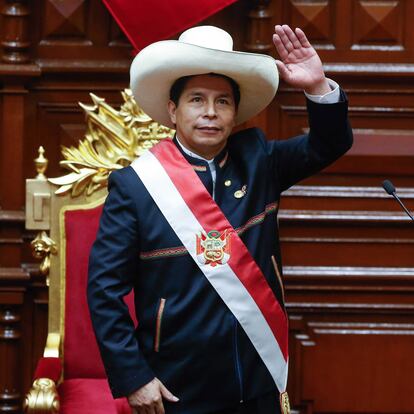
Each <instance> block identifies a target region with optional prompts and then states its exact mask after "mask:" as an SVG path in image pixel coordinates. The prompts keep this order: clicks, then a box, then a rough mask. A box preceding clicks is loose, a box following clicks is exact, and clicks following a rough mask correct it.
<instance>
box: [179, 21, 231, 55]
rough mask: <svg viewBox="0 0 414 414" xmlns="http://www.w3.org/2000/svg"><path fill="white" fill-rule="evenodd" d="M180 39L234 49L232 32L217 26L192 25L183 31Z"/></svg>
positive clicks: (206, 45) (226, 49)
mask: <svg viewBox="0 0 414 414" xmlns="http://www.w3.org/2000/svg"><path fill="white" fill-rule="evenodd" d="M178 41H180V42H183V43H189V44H192V45H195V46H201V47H207V48H209V49H218V50H225V51H232V50H233V39H232V37H231V36H230V34H229V33H227V32H226V31H225V30H223V29H220V28H219V27H215V26H197V27H192V28H191V29H188V30H186V31H185V32H183V33H182V34H181V36H180V37H179V38H178Z"/></svg>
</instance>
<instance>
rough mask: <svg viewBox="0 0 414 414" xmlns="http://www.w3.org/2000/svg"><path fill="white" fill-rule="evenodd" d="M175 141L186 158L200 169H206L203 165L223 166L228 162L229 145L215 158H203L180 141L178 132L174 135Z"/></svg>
mask: <svg viewBox="0 0 414 414" xmlns="http://www.w3.org/2000/svg"><path fill="white" fill-rule="evenodd" d="M173 141H174V142H175V144H176V145H177V147H178V149H179V150H180V151H181V153H182V154H183V155H184V157H185V159H186V160H187V161H188V162H189V163H190V164H191V165H193V167H199V170H200V171H204V168H202V167H207V165H212V164H214V165H218V166H219V167H220V168H223V167H224V165H225V164H226V162H227V158H228V151H227V145H226V146H225V147H224V148H223V149H222V150H221V152H220V153H219V154H217V155H216V156H215V157H214V158H212V159H211V160H207V159H206V158H203V157H202V156H200V155H198V154H195V153H194V152H192V151H190V150H189V149H188V148H186V147H185V146H184V145H183V144H182V143H181V142H180V140H179V138H178V136H177V134H176V135H175V136H174V139H173ZM195 169H196V168H195Z"/></svg>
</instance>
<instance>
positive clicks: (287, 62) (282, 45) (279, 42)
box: [273, 24, 331, 95]
mask: <svg viewBox="0 0 414 414" xmlns="http://www.w3.org/2000/svg"><path fill="white" fill-rule="evenodd" d="M273 43H274V44H275V46H276V50H277V52H278V54H279V56H280V59H281V60H276V65H277V67H278V69H279V73H280V76H281V78H282V79H283V80H284V81H285V82H287V83H288V84H290V85H292V86H295V87H298V88H302V89H304V90H305V91H306V92H307V93H309V94H311V95H323V94H325V93H327V92H329V91H330V90H331V89H330V87H329V84H328V82H327V80H326V77H325V73H324V71H323V67H322V62H321V60H320V58H319V56H318V54H317V53H316V51H315V49H314V48H313V47H312V45H311V44H310V43H309V41H308V39H307V37H306V35H305V33H304V32H303V31H302V30H301V29H299V28H296V29H295V31H293V30H292V29H291V28H290V27H289V26H288V25H287V24H284V25H283V26H280V25H277V26H275V33H274V35H273Z"/></svg>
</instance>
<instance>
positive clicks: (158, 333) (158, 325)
mask: <svg viewBox="0 0 414 414" xmlns="http://www.w3.org/2000/svg"><path fill="white" fill-rule="evenodd" d="M165 302H166V299H164V298H161V299H160V304H159V306H158V312H157V320H156V325H155V338H154V351H155V352H160V341H161V326H162V315H163V314H164V309H165Z"/></svg>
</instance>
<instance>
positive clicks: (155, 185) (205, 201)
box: [131, 139, 288, 393]
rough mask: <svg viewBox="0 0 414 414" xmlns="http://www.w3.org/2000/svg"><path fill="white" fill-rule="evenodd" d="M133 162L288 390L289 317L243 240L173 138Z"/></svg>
mask: <svg viewBox="0 0 414 414" xmlns="http://www.w3.org/2000/svg"><path fill="white" fill-rule="evenodd" d="M131 167H132V168H133V169H134V170H135V172H136V173H137V175H138V176H139V178H140V179H141V181H142V182H143V184H144V185H145V187H146V189H147V190H148V192H149V193H150V195H151V197H152V198H153V200H154V201H155V203H156V204H157V206H158V207H159V209H160V210H161V213H162V214H163V215H164V217H165V218H166V220H167V221H168V223H169V224H170V226H171V227H172V229H173V230H174V232H175V233H176V234H177V236H178V238H179V239H180V240H181V242H182V243H183V245H184V247H185V248H186V249H187V251H188V253H189V254H190V256H191V257H192V258H193V260H194V262H195V263H196V264H197V266H198V267H199V268H200V270H201V271H202V272H203V274H204V275H205V277H206V278H207V279H208V281H209V282H210V283H211V285H212V286H213V288H214V289H215V290H216V292H217V293H218V294H219V295H220V297H221V298H222V299H223V301H224V302H225V304H226V305H227V306H228V308H229V309H230V311H231V312H232V313H233V314H234V316H235V317H236V318H237V320H238V321H239V323H240V325H241V326H242V327H243V329H244V331H245V332H246V334H247V336H248V337H249V339H250V341H251V342H252V344H253V346H254V347H255V349H256V350H257V352H258V354H259V355H260V357H261V358H262V360H263V362H264V363H265V365H266V367H267V369H268V370H269V372H270V374H271V376H272V378H273V380H274V382H275V384H276V386H277V388H278V389H279V391H280V392H281V393H283V392H284V391H285V389H286V382H287V373H288V324H287V317H286V314H285V312H284V310H283V309H282V307H281V306H280V304H279V302H278V301H277V299H276V298H275V296H274V293H273V291H272V290H271V288H270V286H269V285H268V283H267V281H266V279H265V277H264V275H263V273H262V271H261V270H260V268H259V266H258V265H257V264H256V262H255V260H254V259H253V257H252V256H251V254H250V253H249V251H248V250H247V247H246V246H245V244H244V243H243V241H242V240H241V239H240V237H239V236H238V234H237V233H236V231H235V230H234V228H233V227H232V225H231V224H230V223H229V222H228V220H227V218H226V217H225V216H224V214H223V212H222V211H221V209H220V208H219V206H218V205H217V204H216V202H215V201H214V200H213V198H212V197H211V195H210V194H209V193H208V191H207V189H206V188H205V187H204V185H203V183H202V182H201V181H200V179H199V178H198V176H197V174H196V173H195V172H194V169H193V168H192V167H191V165H190V164H189V163H188V161H187V160H186V159H185V158H184V157H183V155H182V154H181V152H180V151H179V150H178V148H177V147H176V145H175V144H174V143H173V142H172V140H170V139H168V140H167V139H166V140H163V141H161V142H160V143H159V144H157V145H156V146H154V147H153V148H152V149H151V150H149V151H147V152H145V153H144V154H143V155H141V157H139V158H138V159H136V160H135V161H134V162H133V163H132V164H131Z"/></svg>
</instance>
